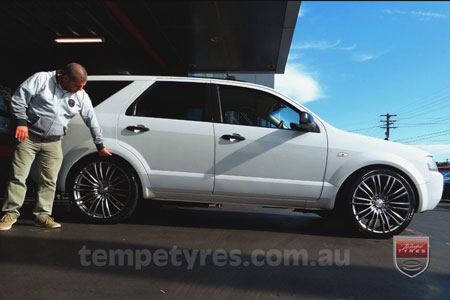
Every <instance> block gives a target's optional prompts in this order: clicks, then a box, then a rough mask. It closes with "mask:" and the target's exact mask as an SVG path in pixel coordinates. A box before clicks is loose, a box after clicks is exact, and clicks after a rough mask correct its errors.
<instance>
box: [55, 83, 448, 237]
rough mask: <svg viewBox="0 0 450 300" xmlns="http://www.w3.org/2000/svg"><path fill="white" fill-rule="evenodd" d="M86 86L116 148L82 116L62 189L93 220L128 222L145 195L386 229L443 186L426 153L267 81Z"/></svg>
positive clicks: (69, 140)
mask: <svg viewBox="0 0 450 300" xmlns="http://www.w3.org/2000/svg"><path fill="white" fill-rule="evenodd" d="M85 89H86V91H87V93H88V94H89V95H90V96H91V99H92V100H93V101H95V103H94V105H95V111H96V114H97V118H98V120H99V122H100V124H101V126H102V128H103V134H104V137H105V146H106V147H107V148H108V149H110V150H111V151H112V153H113V154H114V156H113V157H112V158H101V157H99V156H98V155H97V151H96V149H95V147H94V144H93V143H92V138H91V137H90V134H89V131H88V130H87V129H86V127H85V125H84V124H83V122H82V120H81V118H80V117H79V116H77V117H76V118H74V119H73V121H72V122H71V123H70V125H69V129H68V134H67V136H66V137H65V138H64V140H63V151H64V162H63V166H62V168H61V171H60V174H59V180H58V189H59V190H60V191H62V192H67V193H68V194H69V197H70V198H71V200H72V202H73V203H74V205H75V207H77V209H78V210H79V212H81V213H82V215H84V216H86V217H88V218H90V219H92V220H98V221H100V222H117V221H119V220H122V219H124V218H126V217H128V216H130V215H131V213H132V212H133V210H134V209H135V208H136V204H137V202H138V201H139V200H140V199H155V200H165V201H177V202H179V201H186V202H190V203H199V204H215V203H239V204H250V205H258V206H271V207H291V208H294V209H296V210H297V211H306V210H307V211H312V212H316V213H318V214H319V215H322V216H324V217H331V216H332V217H334V218H335V219H338V220H341V221H342V222H344V221H345V222H348V224H349V225H350V226H352V228H354V229H356V230H359V231H360V232H362V233H363V234H364V235H366V236H370V237H390V236H392V235H394V234H398V233H400V232H401V231H403V229H405V228H406V226H407V225H408V224H409V222H410V221H411V219H412V217H413V215H414V212H423V211H426V210H431V209H433V208H434V207H435V206H436V205H437V204H438V202H439V200H440V198H441V195H442V189H443V179H442V175H441V174H440V173H439V172H438V171H437V167H436V164H435V163H434V161H433V159H432V157H431V155H430V154H429V153H426V152H423V151H421V150H418V149H415V148H412V147H408V146H405V145H401V144H397V143H393V142H388V141H384V140H379V139H375V138H370V137H365V136H361V135H357V134H352V133H348V132H344V131H341V130H339V129H336V128H334V127H332V126H330V125H329V124H327V123H326V122H324V121H322V120H321V119H320V118H319V117H317V116H316V115H314V114H313V113H312V112H310V111H309V110H308V109H306V108H305V107H304V106H302V105H300V104H299V103H297V102H295V101H294V100H292V99H290V98H288V97H286V96H285V95H282V94H280V93H278V92H277V91H275V90H273V89H270V88H267V87H264V86H260V85H255V84H250V83H245V82H238V81H231V80H220V79H208V78H179V77H155V76H89V81H88V83H87V85H86V88H85ZM98 103H99V104H98Z"/></svg>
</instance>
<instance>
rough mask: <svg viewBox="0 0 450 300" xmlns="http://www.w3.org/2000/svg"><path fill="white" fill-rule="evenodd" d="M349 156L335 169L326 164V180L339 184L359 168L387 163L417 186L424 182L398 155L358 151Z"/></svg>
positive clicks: (335, 184)
mask: <svg viewBox="0 0 450 300" xmlns="http://www.w3.org/2000/svg"><path fill="white" fill-rule="evenodd" d="M349 157H351V159H347V160H346V161H345V162H344V163H343V164H342V165H340V166H338V167H337V168H335V169H333V167H332V166H331V164H330V165H329V166H328V169H327V171H326V175H325V181H326V182H328V183H330V184H332V185H334V186H341V185H342V184H343V183H344V181H345V180H346V179H347V178H348V177H349V176H350V175H351V174H352V173H354V172H355V171H357V170H359V169H362V168H364V167H368V166H371V165H387V166H390V167H393V168H396V169H399V170H400V171H402V172H403V173H405V174H406V175H407V176H408V177H409V178H410V179H411V180H412V181H413V183H414V184H415V185H416V187H417V188H418V186H419V185H421V184H424V183H425V178H423V176H422V174H421V172H420V171H419V170H418V169H417V168H416V167H415V166H414V165H413V164H412V163H410V162H409V161H408V160H406V159H404V158H402V157H400V156H398V155H395V154H391V153H385V152H384V153H383V152H382V153H380V152H359V153H353V154H350V155H349ZM343 159H345V158H343Z"/></svg>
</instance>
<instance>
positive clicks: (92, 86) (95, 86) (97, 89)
mask: <svg viewBox="0 0 450 300" xmlns="http://www.w3.org/2000/svg"><path fill="white" fill-rule="evenodd" d="M132 82H133V81H116V80H114V81H112V80H110V81H103V80H98V81H97V80H92V81H88V82H87V83H86V85H85V86H84V90H85V91H86V93H88V95H89V98H91V101H92V105H93V106H94V107H96V106H97V105H99V104H100V103H102V102H103V101H105V100H106V99H108V98H109V97H111V96H112V95H114V94H115V93H117V92H118V91H120V90H121V89H123V88H124V87H126V86H128V85H129V84H130V83H132Z"/></svg>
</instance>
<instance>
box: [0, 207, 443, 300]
mask: <svg viewBox="0 0 450 300" xmlns="http://www.w3.org/2000/svg"><path fill="white" fill-rule="evenodd" d="M152 209H153V206H151V205H147V204H143V205H141V206H140V207H139V210H138V212H137V213H136V214H135V215H134V216H133V217H132V218H131V219H130V220H128V221H127V222H126V223H121V224H115V225H96V224H85V223H83V222H82V221H80V220H78V219H76V218H74V217H73V214H70V213H68V212H67V210H66V208H65V207H63V206H57V207H55V211H54V212H55V213H54V216H55V218H56V220H57V221H61V222H62V224H63V227H62V228H61V229H53V230H50V229H42V228H38V227H34V226H33V221H32V218H31V208H30V207H24V208H22V216H21V218H20V219H19V221H18V223H16V225H14V227H13V229H11V230H10V231H3V232H0V299H50V298H52V299H83V298H91V299H449V298H448V297H449V295H450V231H449V228H450V203H448V202H441V204H440V205H439V206H438V207H437V208H436V209H435V210H433V211H431V212H427V213H423V214H416V215H415V217H414V219H413V221H412V223H411V224H410V226H409V227H408V229H407V230H406V231H405V232H404V233H403V235H412V236H429V237H430V244H431V250H430V264H429V267H428V269H427V270H426V271H425V272H424V273H422V274H420V275H418V276H417V277H415V278H412V279H411V278H409V277H407V276H405V275H403V274H401V273H400V272H399V271H398V270H397V269H396V267H395V265H394V260H393V240H392V239H387V240H376V239H365V238H360V237H355V236H353V235H351V234H350V233H348V232H346V231H345V230H343V229H342V228H339V226H336V225H335V224H331V223H329V222H326V221H325V220H324V219H322V218H320V217H318V216H316V215H314V214H303V213H294V212H292V211H289V210H283V209H262V208H253V207H248V206H239V205H224V207H223V208H216V207H214V208H207V209H206V208H205V209H199V208H176V207H164V208H162V209H161V210H158V211H152ZM208 253H209V254H208ZM289 255H292V256H289ZM295 255H297V256H295ZM286 257H288V259H286ZM295 257H296V258H297V260H296V259H295Z"/></svg>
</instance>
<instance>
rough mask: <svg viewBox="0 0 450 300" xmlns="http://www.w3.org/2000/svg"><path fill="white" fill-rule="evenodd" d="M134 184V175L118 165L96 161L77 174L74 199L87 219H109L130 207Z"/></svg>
mask: <svg viewBox="0 0 450 300" xmlns="http://www.w3.org/2000/svg"><path fill="white" fill-rule="evenodd" d="M132 184H133V183H132V179H131V178H130V176H128V174H127V173H126V171H125V170H123V169H122V168H120V167H119V166H117V165H116V164H114V163H112V162H105V161H97V162H92V163H90V164H88V165H87V166H86V167H84V168H82V169H81V171H80V172H79V173H78V174H77V175H76V177H75V181H74V186H73V199H74V200H75V203H76V205H77V206H78V207H79V208H80V210H81V211H82V212H84V213H85V214H86V215H87V216H89V217H93V218H101V219H108V218H111V217H114V216H116V215H117V214H119V213H120V212H122V211H123V210H124V209H125V208H126V206H127V202H128V201H129V199H130V197H131V196H132V186H133V185H132Z"/></svg>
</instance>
